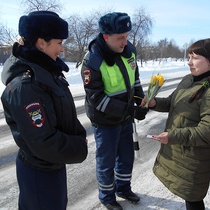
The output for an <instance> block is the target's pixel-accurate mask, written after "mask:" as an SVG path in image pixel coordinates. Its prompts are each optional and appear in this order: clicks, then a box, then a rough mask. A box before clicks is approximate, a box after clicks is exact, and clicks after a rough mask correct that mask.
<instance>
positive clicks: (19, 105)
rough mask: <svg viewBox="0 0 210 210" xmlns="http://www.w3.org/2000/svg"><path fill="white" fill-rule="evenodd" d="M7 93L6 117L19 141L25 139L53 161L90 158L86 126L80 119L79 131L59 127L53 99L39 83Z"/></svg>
mask: <svg viewBox="0 0 210 210" xmlns="http://www.w3.org/2000/svg"><path fill="white" fill-rule="evenodd" d="M4 94H5V96H3V97H2V98H3V100H2V101H3V104H4V107H5V116H6V120H7V123H8V124H9V126H10V128H11V130H12V133H13V136H14V138H15V139H16V142H17V144H19V145H22V146H23V142H21V141H24V144H26V145H27V147H28V148H29V149H30V151H31V152H32V154H33V155H34V156H36V157H38V158H40V159H43V160H45V161H49V162H51V163H79V162H82V161H83V160H84V159H85V158H86V156H87V144H86V141H85V140H86V133H85V130H84V128H83V127H82V126H81V124H80V123H79V121H78V120H76V122H77V132H75V134H72V135H71V134H67V133H65V132H63V131H62V130H59V129H58V126H57V119H56V112H55V109H54V105H53V101H52V99H51V97H50V96H49V95H48V94H47V93H46V92H45V91H43V90H42V89H41V88H39V86H37V85H33V84H31V83H29V84H24V85H22V86H20V87H19V88H17V89H15V90H13V91H12V92H11V90H9V88H8V89H7V92H5V93H4ZM7 96H9V97H8V98H7ZM5 98H7V99H5Z"/></svg>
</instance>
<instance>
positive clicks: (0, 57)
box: [0, 45, 11, 65]
mask: <svg viewBox="0 0 210 210" xmlns="http://www.w3.org/2000/svg"><path fill="white" fill-rule="evenodd" d="M10 54H11V46H10V45H0V65H4V62H5V61H6V60H7V58H8V57H9V56H10Z"/></svg>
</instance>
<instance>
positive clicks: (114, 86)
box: [81, 12, 148, 210]
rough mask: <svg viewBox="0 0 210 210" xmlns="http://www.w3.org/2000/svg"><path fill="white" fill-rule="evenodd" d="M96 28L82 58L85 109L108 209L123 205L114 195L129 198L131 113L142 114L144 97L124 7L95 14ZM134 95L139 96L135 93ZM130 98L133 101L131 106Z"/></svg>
mask: <svg viewBox="0 0 210 210" xmlns="http://www.w3.org/2000/svg"><path fill="white" fill-rule="evenodd" d="M99 28H100V33H99V35H98V36H97V37H96V39H94V40H93V41H92V42H91V43H90V44H89V51H88V53H87V54H86V55H85V57H84V60H83V64H82V72H81V75H82V79H83V82H84V88H85V92H86V102H85V104H86V113H87V116H88V117H89V119H90V120H91V123H92V125H93V130H94V136H95V140H96V175H97V181H98V188H99V199H100V201H101V203H102V204H103V205H104V206H105V207H106V208H107V209H115V210H120V209H122V207H121V205H120V204H119V203H118V202H117V201H116V195H117V196H119V197H121V198H124V199H127V200H129V201H131V202H133V203H138V202H139V200H140V198H139V196H138V195H136V194H135V193H133V192H132V190H131V176H132V169H133V162H134V148H133V137H132V121H133V118H136V119H138V120H143V119H145V115H146V114H147V111H148V109H146V108H141V107H140V103H141V100H139V98H143V97H144V93H143V90H142V86H141V83H140V79H139V71H138V66H137V61H136V49H135V47H134V46H133V45H132V44H131V43H130V42H129V41H128V40H127V37H128V34H129V31H130V30H131V21H130V17H129V16H128V15H127V14H126V13H119V12H113V13H109V14H106V15H105V16H103V17H101V18H100V20H99ZM134 96H138V97H135V98H134ZM134 103H136V105H135V106H134Z"/></svg>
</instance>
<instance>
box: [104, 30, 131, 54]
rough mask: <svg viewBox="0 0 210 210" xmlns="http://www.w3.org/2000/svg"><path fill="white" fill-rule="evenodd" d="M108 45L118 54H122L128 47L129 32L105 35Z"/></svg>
mask: <svg viewBox="0 0 210 210" xmlns="http://www.w3.org/2000/svg"><path fill="white" fill-rule="evenodd" d="M103 37H104V40H105V42H106V43H107V45H108V46H109V47H110V48H111V49H112V50H113V51H114V52H116V53H122V52H123V50H124V48H125V46H126V45H127V37H128V32H126V33H122V34H111V35H109V34H104V35H103Z"/></svg>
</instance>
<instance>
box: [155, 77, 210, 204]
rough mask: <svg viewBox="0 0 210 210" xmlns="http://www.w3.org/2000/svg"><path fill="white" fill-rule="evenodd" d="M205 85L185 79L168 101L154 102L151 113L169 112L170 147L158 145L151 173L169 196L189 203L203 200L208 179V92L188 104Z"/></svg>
mask: <svg viewBox="0 0 210 210" xmlns="http://www.w3.org/2000/svg"><path fill="white" fill-rule="evenodd" d="M204 81H206V78H204V79H202V80H200V81H198V82H194V80H193V76H192V75H191V74H190V75H187V76H185V77H184V78H183V80H182V81H181V82H180V84H179V85H178V87H177V89H176V90H175V91H174V92H173V93H172V94H171V95H170V96H169V97H168V98H156V102H157V104H156V107H155V109H154V110H156V111H159V112H169V114H168V119H167V121H166V127H165V131H167V132H168V138H169V143H168V144H166V145H164V144H161V148H160V151H159V153H158V155H157V158H156V161H155V164H154V168H153V171H154V173H155V175H156V176H157V177H158V178H159V180H160V181H161V182H162V183H163V184H164V185H165V186H166V187H167V188H168V189H169V190H170V191H171V192H172V193H174V194H176V195H178V196H179V197H181V198H183V199H184V200H187V201H191V202H193V201H199V200H202V199H203V198H204V197H205V195H206V193H207V191H208V187H209V179H210V88H207V89H206V90H205V92H204V94H203V95H202V97H201V98H200V99H199V100H195V101H193V102H192V103H189V102H188V100H189V98H190V96H191V95H192V94H193V93H194V92H195V91H196V90H198V89H199V88H200V87H201V85H202V84H203V82H204Z"/></svg>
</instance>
